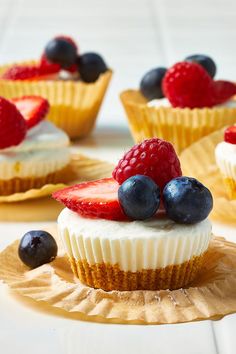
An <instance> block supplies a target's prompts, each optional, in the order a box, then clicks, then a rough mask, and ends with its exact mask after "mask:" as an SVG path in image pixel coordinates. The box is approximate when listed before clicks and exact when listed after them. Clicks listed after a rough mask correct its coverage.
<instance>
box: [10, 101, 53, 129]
mask: <svg viewBox="0 0 236 354" xmlns="http://www.w3.org/2000/svg"><path fill="white" fill-rule="evenodd" d="M11 102H12V103H14V105H15V106H16V108H17V109H18V111H20V113H21V114H22V116H23V117H24V118H25V120H26V124H27V127H28V129H30V128H32V127H33V126H35V125H36V124H38V123H39V122H40V121H41V120H43V119H44V118H45V116H46V115H47V113H48V110H49V103H48V101H47V100H46V99H44V98H42V97H39V96H23V97H20V98H12V99H11Z"/></svg>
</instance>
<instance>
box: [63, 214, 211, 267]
mask: <svg viewBox="0 0 236 354" xmlns="http://www.w3.org/2000/svg"><path fill="white" fill-rule="evenodd" d="M58 229H59V233H60V236H61V238H62V240H63V243H64V246H65V249H66V252H67V254H68V255H69V257H74V258H75V259H76V260H77V261H80V260H87V262H88V263H89V264H90V265H93V264H96V263H109V264H118V265H119V268H120V269H121V270H124V271H132V272H135V271H139V270H142V269H157V268H164V267H166V266H168V265H172V264H181V263H184V262H185V261H188V260H190V259H191V258H192V257H193V256H199V255H201V254H202V253H204V252H205V251H206V249H207V248H208V245H209V241H210V238H211V223H210V221H209V220H208V219H206V220H204V221H202V222H200V223H197V224H194V225H183V224H177V223H175V222H174V221H172V220H170V219H167V218H162V219H157V218H155V219H154V218H152V219H149V220H145V221H130V222H125V221H124V222H121V221H110V220H104V219H89V218H83V217H81V216H79V215H78V214H77V213H74V212H72V211H70V210H69V209H67V208H65V209H64V210H63V211H62V212H61V214H60V215H59V217H58Z"/></svg>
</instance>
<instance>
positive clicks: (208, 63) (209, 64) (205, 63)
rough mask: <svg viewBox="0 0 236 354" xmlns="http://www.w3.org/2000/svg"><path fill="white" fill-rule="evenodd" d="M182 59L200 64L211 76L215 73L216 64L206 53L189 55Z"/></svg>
mask: <svg viewBox="0 0 236 354" xmlns="http://www.w3.org/2000/svg"><path fill="white" fill-rule="evenodd" d="M184 61H189V62H194V63H197V64H200V65H201V66H202V67H203V68H204V69H205V70H206V71H207V72H208V74H209V75H210V76H211V77H212V78H213V77H214V76H215V74H216V64H215V62H214V61H213V60H212V59H211V58H210V57H208V56H207V55H204V54H195V55H190V56H188V57H187V58H185V60H184Z"/></svg>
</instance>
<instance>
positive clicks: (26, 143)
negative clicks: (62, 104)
mask: <svg viewBox="0 0 236 354" xmlns="http://www.w3.org/2000/svg"><path fill="white" fill-rule="evenodd" d="M42 100H43V99H42ZM37 101H38V97H36V98H35V97H33V96H31V97H29V96H28V97H23V98H21V99H18V104H19V102H20V108H21V111H22V114H25V116H24V117H23V116H21V115H19V116H17V112H18V111H17V110H16V111H13V112H15V116H14V117H12V115H10V114H11V113H10V112H8V111H7V108H5V110H4V107H7V105H8V107H10V108H11V109H13V108H14V106H13V105H12V104H11V103H10V102H9V101H7V100H4V99H2V98H1V102H0V104H1V114H0V115H1V117H0V118H1V122H0V125H1V129H2V133H1V134H4V132H5V135H2V140H1V148H0V195H10V194H14V193H19V192H25V191H27V190H29V189H32V188H41V187H42V186H44V185H45V184H48V183H59V182H64V179H65V177H66V176H65V172H66V171H67V168H68V166H69V163H70V151H69V138H68V136H67V135H66V134H65V133H64V132H63V131H62V130H60V129H58V128H56V127H55V126H54V125H53V124H52V123H50V122H48V121H44V120H43V118H44V117H45V111H43V112H40V110H39V111H38V110H37V109H38V102H37ZM4 104H5V106H4ZM12 107H13V108H12ZM15 109H16V108H15ZM18 114H20V113H18ZM26 116H27V118H25V117H26ZM20 117H21V119H23V122H25V123H24V124H25V125H27V128H26V127H25V129H26V131H25V135H24V134H23V135H22V136H21V138H20V139H19V140H18V141H17V143H14V142H13V143H12V139H14V136H15V135H16V134H18V126H17V124H18V119H20ZM10 119H11V120H12V121H10ZM13 119H14V120H13ZM24 119H25V120H24ZM13 122H14V123H13ZM14 124H15V125H14ZM3 139H4V141H3Z"/></svg>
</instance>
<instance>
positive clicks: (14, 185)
mask: <svg viewBox="0 0 236 354" xmlns="http://www.w3.org/2000/svg"><path fill="white" fill-rule="evenodd" d="M68 169H69V167H68V166H66V167H64V168H63V169H61V170H58V171H55V172H52V173H49V174H48V175H46V176H42V177H27V178H20V177H16V178H12V179H8V180H3V179H0V195H2V196H6V195H10V194H14V193H21V192H26V191H27V190H29V189H33V188H41V187H42V186H44V185H45V184H50V183H53V184H55V183H62V182H66V180H67V179H68V177H67V178H66V176H67V175H68Z"/></svg>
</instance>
